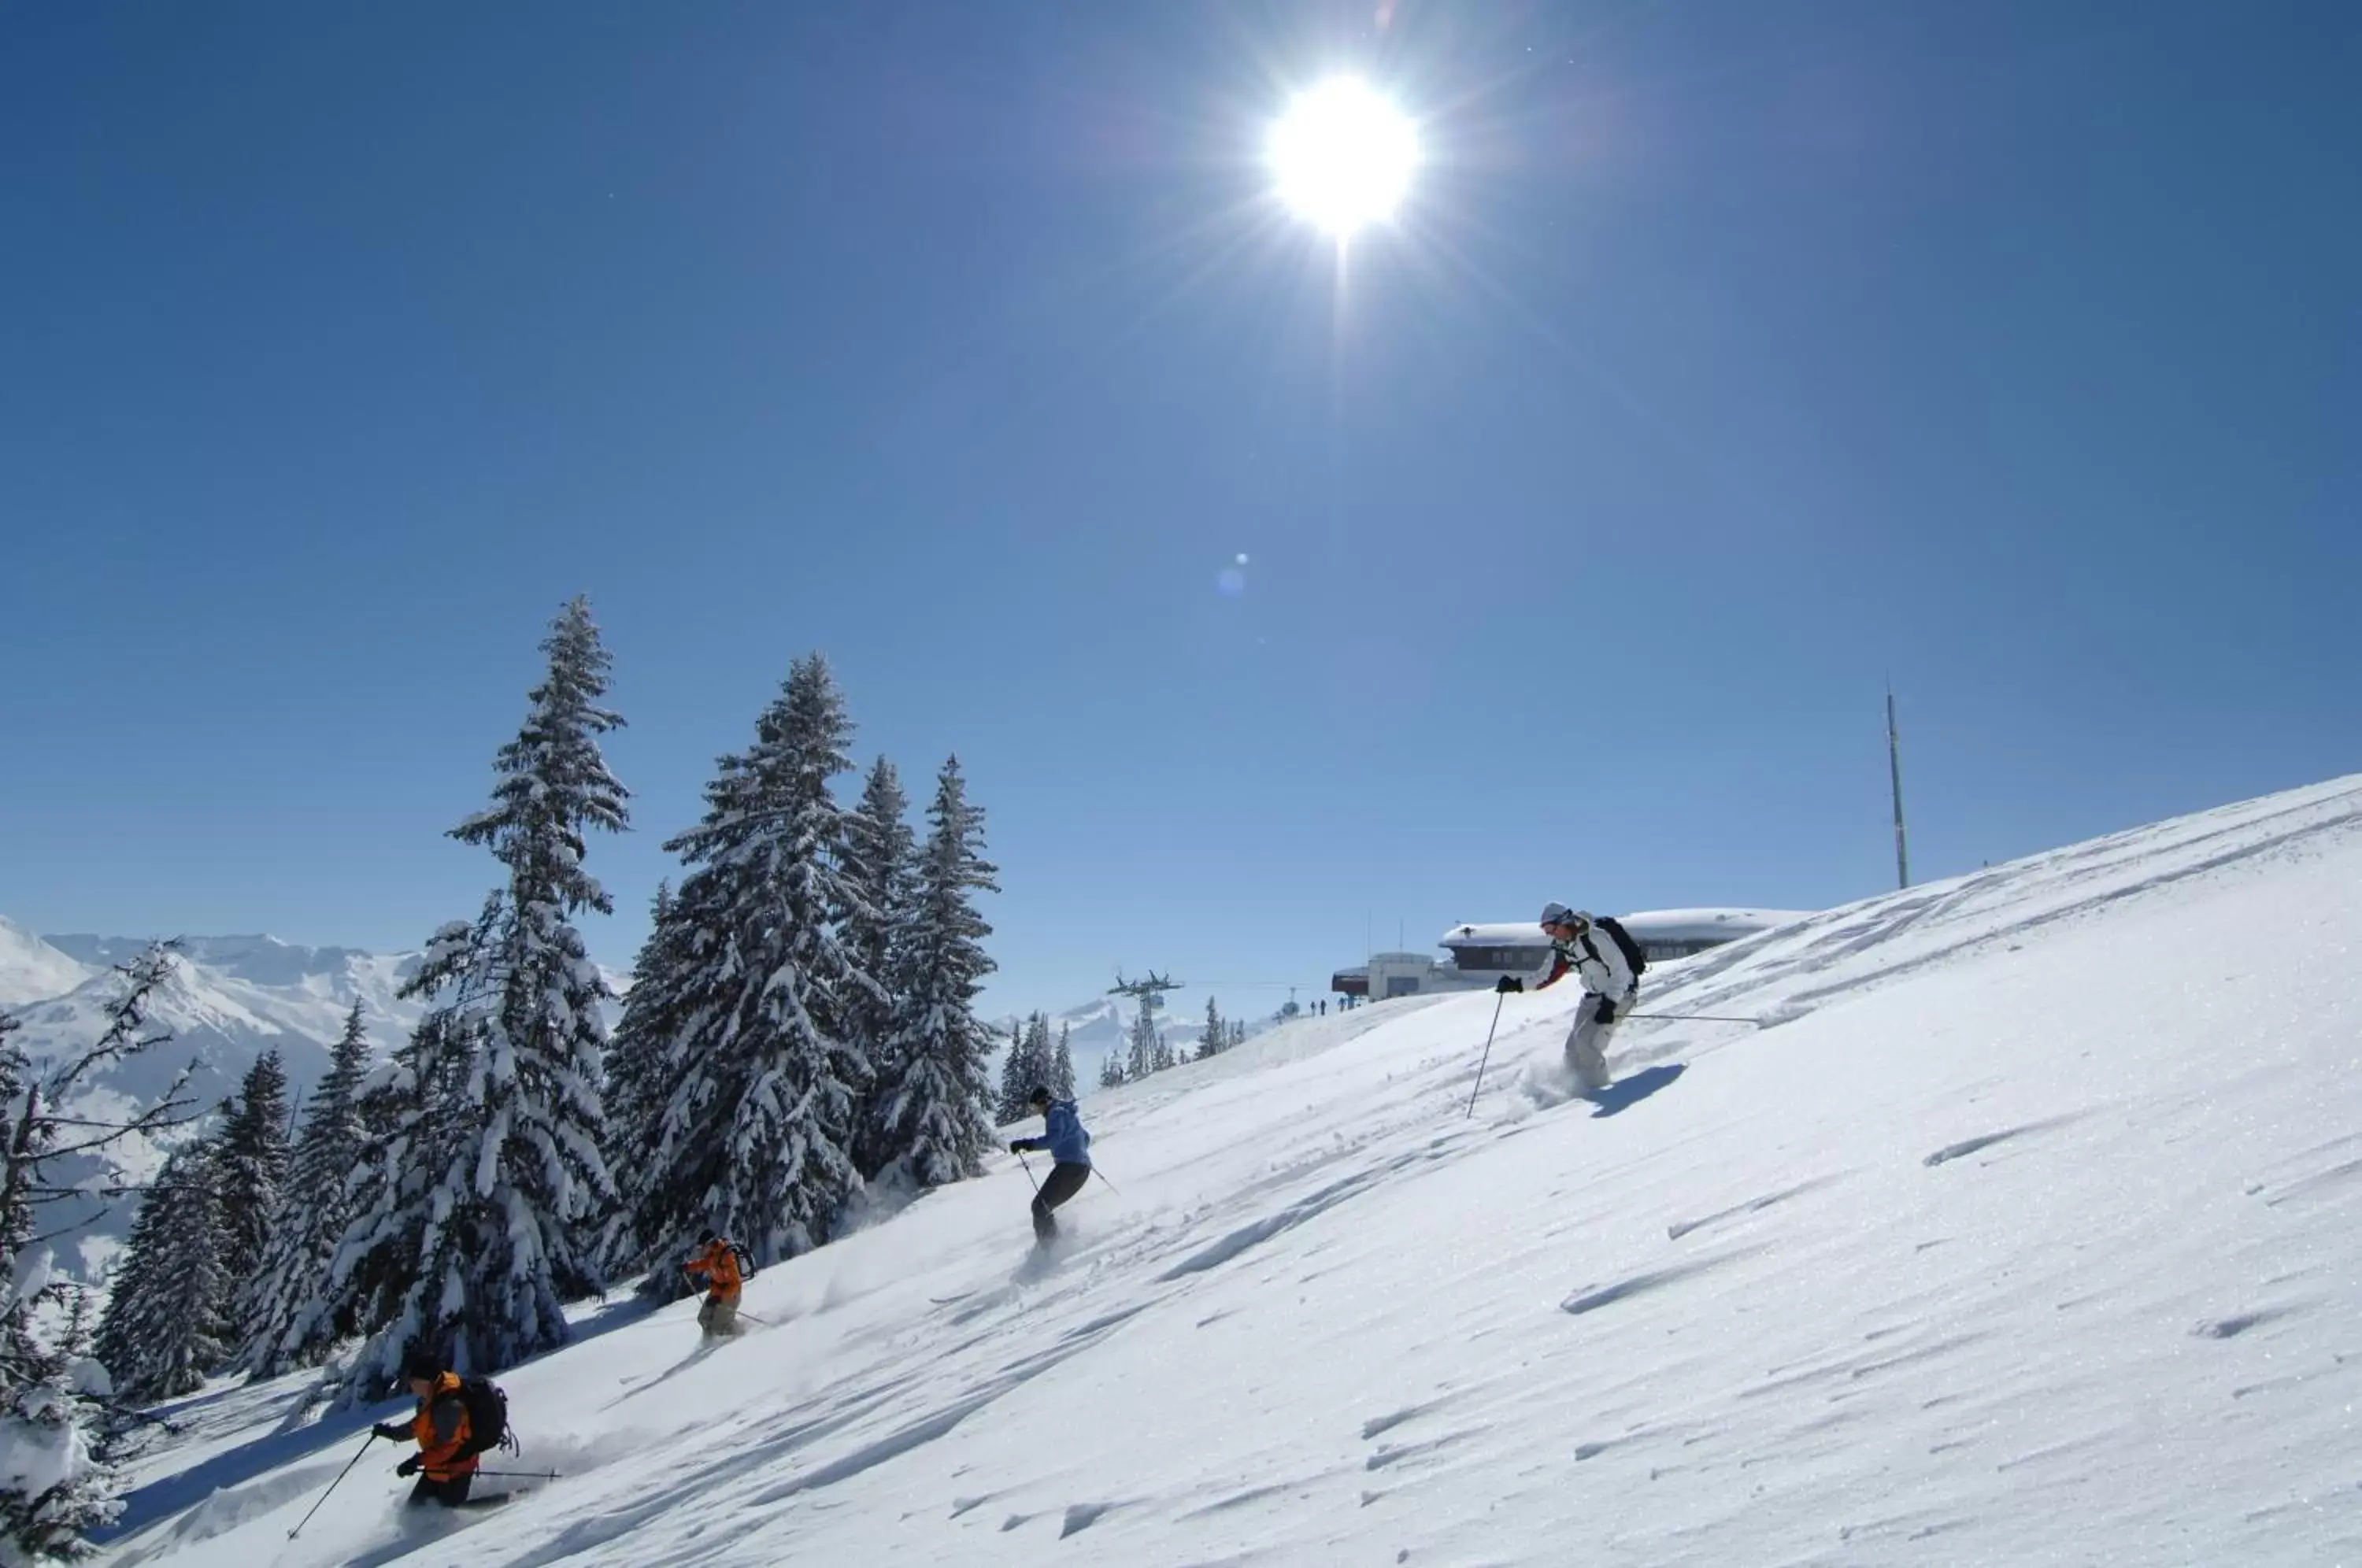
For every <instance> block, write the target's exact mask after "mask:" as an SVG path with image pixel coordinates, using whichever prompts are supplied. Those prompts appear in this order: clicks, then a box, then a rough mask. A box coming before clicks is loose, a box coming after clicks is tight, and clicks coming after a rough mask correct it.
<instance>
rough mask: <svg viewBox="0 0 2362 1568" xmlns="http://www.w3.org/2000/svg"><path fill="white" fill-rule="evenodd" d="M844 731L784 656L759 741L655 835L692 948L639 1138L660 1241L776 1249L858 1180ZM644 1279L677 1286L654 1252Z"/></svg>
mask: <svg viewBox="0 0 2362 1568" xmlns="http://www.w3.org/2000/svg"><path fill="white" fill-rule="evenodd" d="M852 734H853V725H852V722H851V720H849V719H848V718H847V717H846V716H845V712H844V697H843V696H842V694H841V693H840V692H839V691H838V690H837V685H836V679H835V677H834V676H833V674H831V673H830V670H829V668H828V664H827V661H826V660H824V659H822V658H821V657H819V656H817V655H814V656H812V657H808V658H803V659H799V660H797V661H796V664H795V666H794V668H793V669H792V670H791V671H790V672H789V677H788V680H787V683H786V686H785V688H784V689H783V690H782V691H781V692H780V695H779V696H778V699H777V700H776V701H773V702H772V703H771V705H770V706H769V707H767V709H765V710H764V712H763V713H762V716H761V717H760V718H759V719H758V720H757V721H756V734H755V744H754V745H752V746H751V747H749V748H748V749H747V750H746V751H745V752H743V753H740V754H737V755H734V756H725V757H723V759H722V764H721V768H720V771H719V772H718V773H717V775H716V776H715V778H713V780H712V782H711V783H709V784H708V785H707V786H706V790H705V798H706V812H705V817H704V820H703V821H702V822H701V823H699V824H698V825H697V826H696V827H693V828H691V829H690V830H689V831H688V832H687V833H684V834H681V835H680V836H679V837H678V838H676V839H674V840H673V841H672V842H671V843H670V844H669V845H667V847H668V848H669V849H671V850H673V851H674V852H676V853H678V854H679V855H680V856H682V858H683V859H684V860H686V861H687V862H689V864H690V866H691V867H694V869H693V870H692V871H691V872H690V875H689V877H688V878H687V879H686V880H684V881H683V882H682V884H681V887H680V891H679V895H678V896H677V902H678V904H679V911H678V918H679V919H680V920H682V921H684V922H688V923H689V925H690V927H691V930H692V933H693V941H694V953H695V961H694V962H693V963H692V965H691V966H690V980H689V982H688V983H687V984H686V985H685V987H684V988H683V994H682V997H681V1002H682V1008H683V1012H682V1021H681V1023H680V1026H679V1028H678V1029H677V1030H676V1031H675V1032H673V1034H672V1036H671V1038H670V1041H669V1043H668V1049H667V1053H666V1056H665V1071H666V1073H667V1075H668V1077H669V1079H670V1080H671V1081H672V1083H673V1085H674V1088H673V1090H672V1093H671V1094H670V1096H669V1097H668V1099H667V1100H666V1104H665V1110H664V1113H663V1115H662V1117H661V1119H660V1121H659V1123H658V1130H657V1143H656V1146H655V1148H654V1149H653V1150H652V1151H651V1152H650V1154H649V1155H648V1156H647V1172H648V1186H647V1188H646V1203H645V1206H644V1208H643V1209H642V1214H641V1228H642V1233H643V1234H644V1235H646V1237H647V1238H649V1239H650V1242H651V1243H652V1245H653V1246H654V1247H655V1249H656V1250H657V1251H658V1252H661V1253H670V1252H672V1251H675V1250H677V1249H678V1248H679V1247H682V1246H685V1245H686V1244H687V1243H688V1242H690V1240H691V1239H692V1238H694V1237H695V1236H696V1235H697V1234H698V1232H699V1231H701V1230H703V1229H705V1228H708V1227H711V1228H712V1229H713V1230H716V1231H721V1232H723V1234H725V1235H729V1236H731V1237H733V1238H735V1239H737V1240H738V1241H740V1242H743V1243H745V1246H746V1247H747V1248H748V1250H749V1251H750V1253H752V1254H753V1256H754V1259H755V1262H756V1264H757V1265H761V1264H770V1263H775V1262H777V1261H778V1260H780V1259H782V1258H786V1257H789V1256H792V1255H794V1254H795V1253H800V1252H804V1251H807V1250H809V1249H810V1248H811V1247H814V1246H818V1245H819V1244H820V1243H822V1242H824V1241H826V1240H827V1239H828V1236H829V1233H830V1230H831V1227H832V1226H833V1223H834V1220H835V1217H836V1215H837V1213H838V1211H839V1210H840V1209H842V1208H843V1206H844V1203H845V1202H846V1200H847V1199H849V1198H853V1197H854V1196H855V1195H856V1194H858V1193H859V1192H860V1191H861V1190H862V1189H863V1183H862V1179H861V1176H860V1173H859V1171H858V1170H856V1169H855V1165H854V1163H853V1159H852V1154H851V1146H852V1142H853V1137H854V1134H855V1131H856V1116H857V1113H858V1110H859V1099H858V1097H859V1096H861V1095H862V1094H863V1093H864V1092H865V1091H866V1086H867V1084H868V1082H869V1079H870V1076H871V1072H870V1065H869V1063H868V1060H867V1058H866V1056H864V1055H862V1053H861V1052H860V1050H859V1048H858V1046H857V1045H855V1043H852V1042H851V1041H849V1040H848V1039H847V1038H846V1037H845V1035H844V1018H845V1016H846V1014H847V1012H848V1010H849V1004H850V1003H851V1001H852V1000H853V998H854V996H855V993H856V992H860V991H866V990H869V989H872V988H876V986H877V982H876V980H875V978H874V977H871V976H869V975H868V974H866V972H865V971H863V970H862V969H861V968H860V967H859V966H858V965H857V964H856V963H855V959H854V956H853V955H852V954H851V953H850V952H849V951H848V950H847V948H846V946H845V944H844V942H843V941H842V940H841V939H840V936H839V931H838V926H837V922H838V920H839V919H840V918H841V917H842V916H843V915H844V913H845V912H846V911H851V910H853V909H855V908H856V907H857V906H858V905H859V904H860V903H861V901H862V900H861V899H860V897H859V894H858V892H857V890H856V889H855V888H854V887H853V886H852V884H851V882H850V879H849V878H847V876H846V874H845V872H844V866H845V864H846V862H847V861H848V859H849V858H850V853H851V852H850V850H849V848H848V846H847V836H846V835H847V825H846V823H845V820H844V819H845V815H846V813H845V812H844V809H843V808H842V807H840V806H839V805H838V804H837V803H836V801H835V799H834V797H833V794H832V793H831V790H830V785H831V782H832V781H833V779H835V778H838V777H840V776H842V775H843V774H844V773H845V772H846V771H848V770H849V768H850V767H851V766H852V764H851V761H850V759H849V758H848V757H847V756H846V755H845V752H846V748H847V746H848V745H849V744H850V742H851V738H852ZM651 1288H653V1289H657V1290H664V1291H670V1292H673V1293H679V1292H681V1291H684V1290H686V1289H687V1286H686V1283H685V1282H684V1281H682V1280H681V1279H680V1278H679V1276H678V1275H677V1274H675V1273H674V1272H672V1271H668V1270H658V1271H657V1274H656V1275H652V1276H651Z"/></svg>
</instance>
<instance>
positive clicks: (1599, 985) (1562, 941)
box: [1496, 903, 1640, 1090]
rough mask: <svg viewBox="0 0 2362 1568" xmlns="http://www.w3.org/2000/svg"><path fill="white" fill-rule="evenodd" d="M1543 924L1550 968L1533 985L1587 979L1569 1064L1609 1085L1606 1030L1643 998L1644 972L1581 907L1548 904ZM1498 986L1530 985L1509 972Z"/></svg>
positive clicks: (1592, 1083) (1570, 1035)
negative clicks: (1635, 968)
mask: <svg viewBox="0 0 2362 1568" xmlns="http://www.w3.org/2000/svg"><path fill="white" fill-rule="evenodd" d="M1541 926H1542V931H1543V932H1544V933H1545V934H1547V935H1548V936H1549V937H1550V939H1551V971H1550V974H1549V975H1548V976H1546V977H1544V978H1543V979H1542V981H1541V983H1540V984H1539V985H1537V986H1536V987H1535V989H1536V990H1538V991H1539V990H1548V989H1549V988H1551V987H1552V986H1554V985H1556V984H1558V983H1559V982H1560V981H1561V980H1562V979H1564V978H1566V977H1567V976H1569V975H1573V976H1574V977H1575V978H1577V979H1579V980H1581V981H1582V982H1583V990H1584V997H1583V1000H1582V1002H1581V1003H1580V1004H1578V1005H1577V1006H1576V1008H1575V1010H1574V1027H1573V1028H1572V1029H1570V1030H1568V1031H1567V1035H1566V1065H1567V1067H1568V1069H1569V1070H1570V1071H1572V1072H1573V1074H1574V1076H1575V1077H1577V1078H1578V1079H1580V1080H1581V1081H1582V1084H1583V1087H1584V1088H1586V1089H1595V1090H1596V1089H1604V1088H1606V1087H1607V1085H1608V1083H1609V1078H1608V1076H1607V1052H1606V1042H1607V1032H1608V1031H1609V1030H1610V1029H1611V1028H1613V1027H1614V1026H1615V1023H1616V1021H1617V1019H1619V1018H1621V1017H1622V1016H1623V1015H1624V1014H1625V1012H1627V1011H1628V1010H1630V1008H1631V1006H1632V1004H1633V1003H1634V1002H1635V1001H1637V1000H1638V999H1639V995H1640V979H1639V976H1637V975H1635V974H1634V973H1633V972H1632V966H1631V964H1630V962H1629V961H1628V960H1627V959H1626V958H1625V956H1624V950H1623V948H1622V947H1621V946H1620V945H1619V944H1617V942H1616V940H1615V939H1614V938H1613V937H1611V936H1609V935H1608V934H1607V933H1606V932H1604V931H1602V930H1600V929H1599V927H1598V925H1597V923H1596V922H1594V921H1593V920H1592V918H1591V917H1590V916H1589V915H1587V914H1584V912H1583V911H1580V910H1570V909H1568V908H1567V907H1566V906H1565V905H1564V904H1555V903H1554V904H1546V905H1544V906H1543V907H1542V919H1541ZM1525 988H1526V984H1525V982H1524V981H1523V980H1520V979H1518V977H1516V976H1514V975H1504V976H1502V977H1501V983H1500V985H1499V986H1498V987H1496V989H1499V990H1504V991H1522V990H1524V989H1525Z"/></svg>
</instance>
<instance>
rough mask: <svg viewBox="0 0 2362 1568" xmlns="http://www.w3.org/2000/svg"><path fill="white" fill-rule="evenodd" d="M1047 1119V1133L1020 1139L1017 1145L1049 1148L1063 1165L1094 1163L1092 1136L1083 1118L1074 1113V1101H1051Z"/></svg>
mask: <svg viewBox="0 0 2362 1568" xmlns="http://www.w3.org/2000/svg"><path fill="white" fill-rule="evenodd" d="M1044 1121H1045V1132H1044V1133H1043V1136H1042V1137H1039V1138H1020V1139H1019V1140H1018V1141H1017V1143H1018V1146H1020V1147H1022V1148H1027V1149H1047V1150H1049V1151H1050V1157H1051V1158H1052V1159H1054V1160H1055V1161H1057V1162H1058V1163H1059V1164H1060V1165H1089V1164H1090V1163H1091V1135H1090V1134H1089V1133H1088V1132H1085V1131H1083V1119H1082V1118H1081V1117H1080V1116H1078V1115H1076V1113H1075V1102H1074V1101H1073V1100H1071V1099H1054V1100H1052V1101H1051V1102H1050V1113H1049V1115H1048V1116H1047V1117H1046V1118H1045V1119H1044Z"/></svg>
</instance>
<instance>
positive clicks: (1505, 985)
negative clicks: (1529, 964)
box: [1494, 975, 1526, 996]
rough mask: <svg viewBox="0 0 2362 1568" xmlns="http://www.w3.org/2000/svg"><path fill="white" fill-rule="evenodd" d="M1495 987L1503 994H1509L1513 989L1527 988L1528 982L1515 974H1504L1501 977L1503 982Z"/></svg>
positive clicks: (1520, 990)
mask: <svg viewBox="0 0 2362 1568" xmlns="http://www.w3.org/2000/svg"><path fill="white" fill-rule="evenodd" d="M1525 988H1526V983H1525V981H1523V980H1521V979H1519V978H1518V977H1516V976H1515V975H1504V976H1502V977H1501V983H1500V984H1499V985H1497V986H1495V987H1494V989H1495V990H1496V991H1498V992H1500V993H1501V994H1502V995H1503V996H1507V995H1508V994H1509V993H1510V992H1511V991H1519V992H1522V991H1523V990H1524V989H1525Z"/></svg>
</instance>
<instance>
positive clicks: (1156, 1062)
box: [1148, 1032, 1180, 1073]
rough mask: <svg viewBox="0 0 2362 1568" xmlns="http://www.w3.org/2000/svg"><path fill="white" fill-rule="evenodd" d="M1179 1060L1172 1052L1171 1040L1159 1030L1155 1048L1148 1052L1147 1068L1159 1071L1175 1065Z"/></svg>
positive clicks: (1154, 1071)
mask: <svg viewBox="0 0 2362 1568" xmlns="http://www.w3.org/2000/svg"><path fill="white" fill-rule="evenodd" d="M1179 1060H1180V1058H1179V1057H1177V1056H1176V1055H1174V1053H1173V1042H1172V1041H1170V1040H1168V1039H1166V1038H1165V1037H1164V1034H1163V1033H1162V1032H1159V1033H1158V1035H1157V1036H1156V1048H1155V1049H1154V1050H1153V1051H1152V1052H1151V1053H1149V1057H1148V1070H1149V1071H1150V1072H1152V1073H1161V1072H1164V1070H1165V1069H1166V1068H1168V1067H1171V1066H1175V1065H1176V1064H1177V1063H1178V1062H1179Z"/></svg>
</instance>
